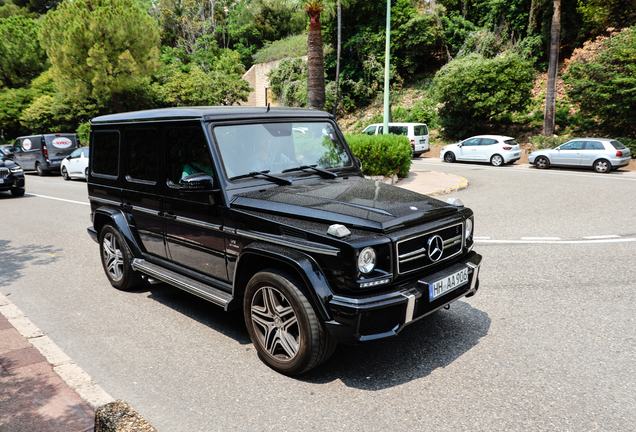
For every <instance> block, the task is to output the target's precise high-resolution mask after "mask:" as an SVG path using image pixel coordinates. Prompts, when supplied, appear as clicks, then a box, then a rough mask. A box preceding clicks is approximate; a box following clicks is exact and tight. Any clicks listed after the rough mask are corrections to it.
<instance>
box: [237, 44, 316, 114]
mask: <svg viewBox="0 0 636 432" xmlns="http://www.w3.org/2000/svg"><path fill="white" fill-rule="evenodd" d="M302 58H303V59H304V60H305V61H306V60H307V56H304V57H302ZM279 63H280V60H274V61H271V62H269V63H258V64H255V65H253V66H252V67H251V68H250V70H248V71H247V72H245V74H244V75H243V79H244V80H245V81H247V82H248V83H249V84H250V87H252V88H253V89H254V90H253V91H252V92H251V93H250V95H249V98H248V99H247V102H243V103H242V104H241V105H243V106H267V103H268V102H269V103H270V105H271V106H277V104H276V101H275V100H274V98H273V95H272V94H271V89H272V87H271V86H270V85H269V78H267V74H268V73H269V72H270V71H271V70H272V69H274V68H276V67H278V64H279Z"/></svg>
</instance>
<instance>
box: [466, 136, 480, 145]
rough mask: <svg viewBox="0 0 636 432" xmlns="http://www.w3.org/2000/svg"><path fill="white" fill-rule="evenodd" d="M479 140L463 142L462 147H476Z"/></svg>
mask: <svg viewBox="0 0 636 432" xmlns="http://www.w3.org/2000/svg"><path fill="white" fill-rule="evenodd" d="M480 139H481V138H472V139H469V140H468V141H464V145H465V146H477V145H479V140H480Z"/></svg>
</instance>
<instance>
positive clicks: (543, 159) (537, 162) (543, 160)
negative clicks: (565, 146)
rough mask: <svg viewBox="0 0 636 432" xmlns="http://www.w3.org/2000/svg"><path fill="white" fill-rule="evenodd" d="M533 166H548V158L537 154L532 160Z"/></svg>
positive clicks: (539, 167) (540, 167)
mask: <svg viewBox="0 0 636 432" xmlns="http://www.w3.org/2000/svg"><path fill="white" fill-rule="evenodd" d="M534 166H536V167H537V168H538V169H545V168H547V167H549V166H550V161H549V160H548V158H547V157H544V156H539V157H538V158H537V159H536V160H535V161H534Z"/></svg>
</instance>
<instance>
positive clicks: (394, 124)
mask: <svg viewBox="0 0 636 432" xmlns="http://www.w3.org/2000/svg"><path fill="white" fill-rule="evenodd" d="M409 125H424V126H426V123H391V122H389V126H409ZM369 126H384V123H373V124H370V125H369ZM369 126H367V127H369ZM365 129H366V128H365Z"/></svg>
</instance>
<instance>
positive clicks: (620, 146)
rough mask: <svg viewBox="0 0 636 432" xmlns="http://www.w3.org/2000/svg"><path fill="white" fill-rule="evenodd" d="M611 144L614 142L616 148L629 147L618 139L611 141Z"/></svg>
mask: <svg viewBox="0 0 636 432" xmlns="http://www.w3.org/2000/svg"><path fill="white" fill-rule="evenodd" d="M610 144H612V145H613V146H614V148H615V149H616V150H623V149H624V148H627V147H625V146H624V145H623V143H622V142H620V141H616V140H614V141H610Z"/></svg>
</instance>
